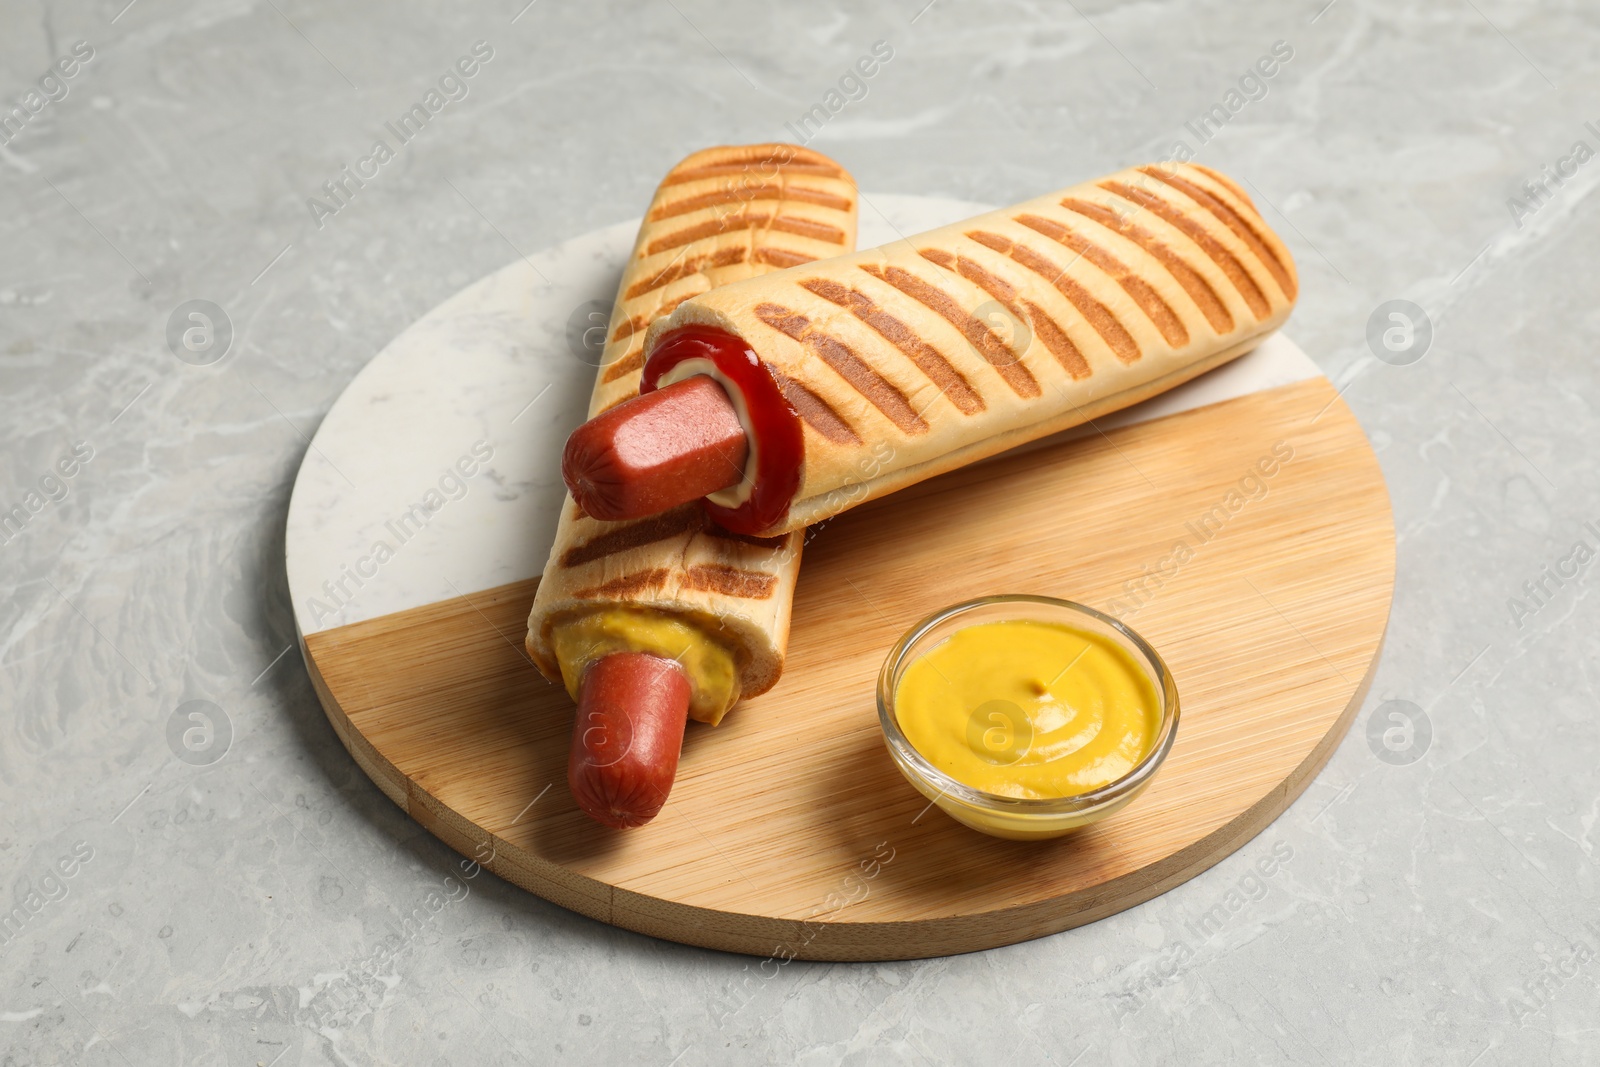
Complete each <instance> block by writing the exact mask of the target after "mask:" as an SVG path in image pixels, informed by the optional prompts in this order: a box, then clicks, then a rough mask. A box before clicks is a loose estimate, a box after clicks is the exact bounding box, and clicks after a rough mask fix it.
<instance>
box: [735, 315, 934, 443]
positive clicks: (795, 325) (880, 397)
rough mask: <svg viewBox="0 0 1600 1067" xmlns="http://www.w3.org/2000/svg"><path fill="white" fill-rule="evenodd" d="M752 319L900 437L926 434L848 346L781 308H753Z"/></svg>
mask: <svg viewBox="0 0 1600 1067" xmlns="http://www.w3.org/2000/svg"><path fill="white" fill-rule="evenodd" d="M755 316H756V318H758V319H760V320H761V321H762V322H764V323H766V324H767V325H768V326H770V327H772V328H773V329H774V330H777V331H778V332H779V333H782V334H785V335H787V336H788V337H791V338H793V339H794V340H796V341H799V342H800V343H801V344H803V345H805V346H806V347H807V348H809V349H811V351H813V352H815V353H816V354H817V355H818V357H820V358H821V359H822V361H823V362H824V363H826V364H827V365H828V366H830V367H832V368H833V370H834V372H835V373H836V374H838V375H839V377H841V378H843V379H844V380H845V381H846V382H847V383H848V384H849V386H850V387H851V388H852V389H854V390H855V391H856V392H857V393H860V394H861V396H862V398H863V399H865V400H866V401H867V402H868V403H870V404H871V405H872V406H873V407H875V408H877V409H878V410H879V411H880V412H882V413H883V417H884V418H886V419H888V420H889V421H890V422H892V423H894V424H895V425H896V426H897V427H899V429H900V432H901V433H904V434H907V435H916V434H922V433H927V431H928V424H927V423H926V422H923V421H922V416H921V415H918V414H917V412H916V410H915V409H914V408H912V406H911V402H910V401H909V400H907V399H906V397H905V394H904V393H902V392H901V391H900V390H899V389H896V388H895V387H894V384H893V383H891V382H890V381H889V380H888V379H887V378H885V377H884V376H883V375H881V374H879V373H878V372H877V371H875V370H873V369H872V367H871V366H870V365H868V364H867V363H866V362H865V361H864V360H863V359H862V358H861V357H860V356H858V355H856V354H855V351H854V350H853V349H851V347H850V346H849V345H847V344H845V343H844V342H843V341H841V340H839V339H838V338H837V337H833V336H830V335H829V334H826V333H824V332H822V331H821V330H819V329H817V328H816V327H815V326H813V325H811V320H810V319H808V318H806V317H805V316H804V315H802V314H800V313H799V312H798V311H794V310H792V309H790V308H786V307H784V306H783V305H782V304H757V305H756V308H755ZM818 399H821V398H820V397H819V398H818Z"/></svg>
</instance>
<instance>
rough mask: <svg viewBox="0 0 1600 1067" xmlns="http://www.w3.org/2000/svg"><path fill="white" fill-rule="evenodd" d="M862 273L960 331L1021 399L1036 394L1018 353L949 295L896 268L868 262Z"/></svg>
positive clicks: (1035, 387) (1037, 387)
mask: <svg viewBox="0 0 1600 1067" xmlns="http://www.w3.org/2000/svg"><path fill="white" fill-rule="evenodd" d="M860 267H861V269H862V270H864V271H866V272H867V273H868V274H870V275H871V276H872V277H874V278H877V279H878V280H879V281H883V282H888V283H889V284H890V285H892V286H894V287H895V288H896V289H898V290H900V291H901V292H902V293H904V294H906V295H907V296H909V297H911V299H913V300H915V301H917V302H918V303H919V304H922V305H923V306H924V307H927V308H928V309H929V310H931V311H933V312H935V313H936V314H938V315H939V316H940V317H941V318H943V319H944V320H945V321H947V322H949V323H950V325H952V326H954V327H955V328H956V329H957V330H960V331H961V335H962V336H963V337H965V338H966V339H967V343H968V344H969V345H971V346H972V347H973V349H974V350H976V351H977V353H978V354H979V355H980V356H982V357H983V358H984V359H985V360H986V361H987V362H988V363H989V365H990V366H991V367H993V368H994V369H995V371H996V372H997V373H998V374H999V375H1000V377H1001V378H1003V379H1005V383H1006V384H1007V385H1009V386H1010V387H1011V389H1012V391H1013V392H1015V393H1016V394H1017V395H1018V396H1020V397H1023V398H1024V399H1031V398H1033V397H1036V396H1038V395H1039V393H1040V391H1041V390H1040V389H1039V383H1038V382H1037V381H1035V380H1034V377H1033V372H1031V371H1030V370H1028V368H1027V367H1025V366H1023V364H1022V354H1021V353H1020V352H1014V351H1012V350H1011V348H1010V347H1009V346H1007V345H1006V343H1005V342H1004V341H1002V340H1000V338H999V337H997V336H995V333H994V331H993V330H991V329H989V327H988V326H986V325H984V324H983V323H981V322H979V321H978V320H977V319H976V318H974V317H973V316H972V315H971V314H970V313H969V312H968V311H967V309H966V308H964V307H962V306H961V305H960V304H959V303H957V302H956V299H955V298H954V297H952V296H951V295H950V294H949V293H946V292H945V291H944V290H943V289H940V288H939V287H937V286H934V285H930V284H928V283H927V282H925V281H923V280H922V279H921V278H919V277H917V276H916V275H915V274H912V273H911V272H910V271H908V270H905V269H903V268H900V267H888V268H881V267H878V266H876V265H874V264H871V263H862V264H860Z"/></svg>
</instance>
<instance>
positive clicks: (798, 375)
mask: <svg viewBox="0 0 1600 1067" xmlns="http://www.w3.org/2000/svg"><path fill="white" fill-rule="evenodd" d="M1297 287H1298V286H1297V280H1296V273H1295V267H1294V262H1293V260H1292V259H1291V258H1290V255H1289V252H1288V250H1287V249H1286V248H1285V247H1284V245H1283V242H1282V241H1280V240H1279V239H1278V237H1277V235H1276V234H1274V233H1273V232H1272V230H1271V229H1270V228H1269V227H1268V226H1267V224H1266V223H1265V222H1264V221H1263V220H1262V218H1261V216H1260V214H1259V213H1258V212H1257V211H1256V209H1255V206H1254V205H1253V204H1252V203H1251V201H1250V198H1249V197H1247V196H1246V195H1245V194H1244V192H1243V191H1242V190H1241V189H1240V188H1239V187H1238V186H1237V185H1235V184H1234V183H1233V182H1232V181H1230V180H1228V179H1227V178H1225V177H1223V176H1222V175H1221V174H1218V173H1217V172H1215V171H1213V170H1210V169H1209V168H1206V167H1201V166H1198V165H1195V164H1174V163H1168V164H1159V165H1155V166H1146V167H1137V168H1132V169H1129V170H1125V171H1121V172H1119V173H1117V174H1113V175H1111V176H1110V177H1108V178H1104V179H1101V180H1099V181H1096V182H1090V183H1085V184H1083V185H1078V186H1074V187H1072V188H1070V189H1066V190H1063V191H1061V192H1058V193H1052V194H1050V195H1049V196H1044V197H1040V198H1039V199H1037V200H1031V201H1028V202H1027V203H1023V204H1019V205H1017V206H1015V207H1011V208H1007V209H1005V210H1003V211H995V212H991V213H990V214H987V215H980V216H978V217H977V218H974V219H969V220H968V221H966V222H963V223H959V224H957V225H954V226H946V227H943V228H941V229H937V230H932V231H930V232H928V233H924V234H921V235H918V236H916V237H912V238H909V239H905V240H900V241H896V242H894V243H892V244H889V245H885V246H883V247H881V248H874V249H870V250H868V251H863V252H858V253H856V254H854V255H849V256H843V257H840V258H837V259H833V260H829V261H828V262H826V263H817V264H814V265H807V266H803V267H800V268H798V269H794V270H787V271H784V272H782V273H780V274H775V275H769V276H766V277H762V278H753V279H750V280H748V281H744V282H739V283H736V284H733V285H728V286H725V287H723V288H721V289H718V290H716V291H715V292H711V293H707V294H705V295H703V296H696V297H694V298H693V299H690V300H687V301H685V302H683V303H681V304H679V305H678V306H677V308H676V310H675V311H673V313H672V314H671V316H669V317H667V318H665V319H661V320H658V321H657V322H656V323H655V324H654V325H653V326H651V327H650V332H649V336H648V338H647V343H646V350H647V352H650V353H651V354H652V355H653V354H654V352H655V350H656V348H657V347H658V345H659V344H660V343H661V342H662V341H663V339H666V340H668V341H670V340H671V337H670V334H671V333H672V331H675V330H678V329H679V328H681V327H687V326H701V327H709V328H712V329H715V330H721V331H725V332H726V333H729V334H732V335H734V336H735V337H737V338H739V339H741V340H742V341H743V342H744V343H745V344H746V345H747V346H749V348H750V349H751V350H752V351H754V352H755V353H756V354H757V355H758V356H759V357H760V358H761V360H762V361H763V362H764V363H765V364H766V366H767V367H768V369H769V370H770V371H771V372H772V376H773V378H774V380H775V381H776V383H777V386H778V389H779V390H780V391H781V392H782V394H783V397H784V399H785V400H787V402H788V404H789V406H790V407H792V408H793V409H794V411H795V412H796V413H798V416H799V418H800V419H801V420H802V421H803V460H802V466H801V472H800V485H799V488H798V490H797V491H796V492H795V493H794V495H793V497H792V499H791V500H790V503H789V508H788V513H787V515H786V516H784V517H782V518H780V519H777V520H776V521H771V522H760V523H754V524H751V525H749V526H748V527H747V528H749V529H751V530H753V531H754V532H757V533H763V534H781V533H783V532H785V531H789V530H798V529H802V528H804V527H805V526H806V525H807V524H809V523H813V522H817V521H819V520H822V519H825V518H828V517H829V516H832V515H836V514H838V513H839V512H841V511H844V510H846V509H847V508H850V507H853V506H855V505H857V504H861V503H863V502H865V501H867V500H871V499H873V498H875V497H879V496H882V495H884V494H885V493H889V492H892V491H893V490H895V489H899V488H902V487H904V486H906V485H910V484H912V483H914V482H917V481H921V480H922V479H924V478H928V477H932V476H933V475H936V474H940V473H942V472H944V471H948V470H951V469H953V468H956V467H959V466H962V465H963V464H967V463H971V462H973V461H974V460H978V459H981V458H983V457H985V456H989V455H993V454H995V453H997V452H1001V451H1003V450H1005V449H1007V448H1010V447H1012V446H1014V445H1018V444H1022V443H1023V442H1026V441H1029V440H1032V439H1034V438H1037V437H1041V436H1044V435H1046V434H1050V433H1054V432H1055V431H1058V430H1063V429H1066V428H1068V427H1071V426H1075V425H1078V424H1080V423H1083V422H1086V421H1088V420H1090V419H1092V418H1095V417H1096V416H1099V415H1103V414H1106V413H1108V412H1111V411H1115V410H1117V409H1118V408H1122V407H1126V406H1127V405H1129V404H1133V403H1136V402H1138V401H1140V400H1144V399H1146V398H1148V397H1150V396H1153V395H1155V394H1157V393H1160V392H1163V391H1164V390H1166V389H1170V388H1171V387H1173V386H1175V385H1178V384H1179V383H1181V382H1184V381H1187V380H1188V379H1190V378H1193V377H1194V376H1196V375H1198V374H1201V373H1203V372H1204V371H1207V370H1210V369H1211V368H1213V367H1215V366H1217V365H1219V364H1221V363H1223V362H1225V361H1227V360H1229V359H1232V358H1234V357H1235V356H1238V355H1240V354H1241V353H1243V352H1245V351H1247V350H1248V349H1250V348H1252V347H1254V346H1255V345H1256V344H1257V343H1259V342H1260V340H1261V339H1262V338H1263V337H1264V336H1265V335H1266V334H1267V333H1269V332H1271V331H1272V330H1274V329H1276V328H1277V327H1278V326H1280V325H1281V324H1282V323H1283V321H1284V320H1285V319H1286V318H1287V317H1288V315H1289V312H1290V310H1291V309H1292V307H1293V306H1294V300H1295V296H1296V292H1297ZM687 370H689V368H688V367H687V366H685V367H684V368H680V369H678V370H674V371H670V372H668V374H667V375H666V376H664V377H662V378H661V380H660V382H659V384H660V385H662V386H665V385H667V384H670V383H671V382H672V381H676V380H679V378H681V377H682V376H684V375H683V373H682V372H683V371H687ZM746 429H747V431H748V430H749V426H748V425H747V427H746ZM751 444H752V452H754V451H755V449H756V448H757V447H759V445H760V441H759V440H753V441H752V443H751ZM750 483H751V478H750V476H749V475H748V474H747V477H746V480H745V482H744V484H743V485H738V486H731V487H730V488H728V489H724V490H721V491H719V492H717V493H713V494H711V495H710V497H708V499H709V500H710V501H711V502H712V503H715V504H718V505H721V506H723V507H728V508H738V507H740V506H741V504H742V503H743V500H744V499H745V498H746V497H748V494H749V491H750ZM724 521H725V522H731V521H733V520H732V519H729V518H725V519H724ZM734 524H735V525H738V523H734Z"/></svg>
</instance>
